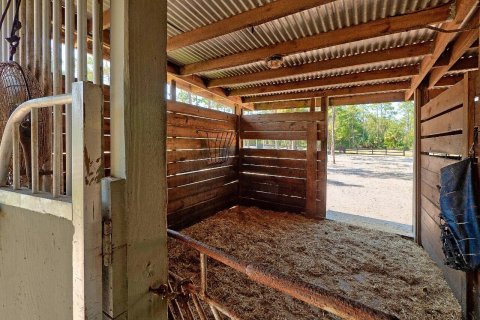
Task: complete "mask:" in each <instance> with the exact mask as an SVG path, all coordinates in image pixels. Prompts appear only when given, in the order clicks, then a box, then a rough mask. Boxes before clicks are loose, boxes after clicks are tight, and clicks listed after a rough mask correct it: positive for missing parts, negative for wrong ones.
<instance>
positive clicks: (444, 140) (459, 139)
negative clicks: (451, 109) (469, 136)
mask: <svg viewBox="0 0 480 320" xmlns="http://www.w3.org/2000/svg"><path fill="white" fill-rule="evenodd" d="M463 145H464V144H463V135H462V134H454V135H450V136H441V137H434V138H424V139H422V141H421V149H422V152H431V153H441V154H451V155H461V154H462V153H463V149H464V146H463Z"/></svg>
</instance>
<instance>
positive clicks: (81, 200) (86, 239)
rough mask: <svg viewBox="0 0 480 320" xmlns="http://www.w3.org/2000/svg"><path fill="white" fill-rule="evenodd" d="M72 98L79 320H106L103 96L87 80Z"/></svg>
mask: <svg viewBox="0 0 480 320" xmlns="http://www.w3.org/2000/svg"><path fill="white" fill-rule="evenodd" d="M72 94H73V103H72V116H73V119H74V121H72V142H73V146H74V147H73V148H72V163H73V166H72V208H73V210H72V211H73V219H72V221H73V225H74V228H75V229H74V230H75V231H74V235H73V319H74V320H80V319H82V320H83V319H102V215H101V210H102V204H101V186H100V181H101V179H102V178H103V176H104V167H103V148H102V140H103V112H102V109H103V94H102V90H101V89H100V87H98V86H96V85H94V84H92V83H86V82H77V83H75V84H74V85H73V92H72Z"/></svg>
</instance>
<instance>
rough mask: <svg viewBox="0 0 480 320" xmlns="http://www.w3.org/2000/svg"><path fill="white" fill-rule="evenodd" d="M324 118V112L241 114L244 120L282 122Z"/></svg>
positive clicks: (321, 119)
mask: <svg viewBox="0 0 480 320" xmlns="http://www.w3.org/2000/svg"><path fill="white" fill-rule="evenodd" d="M323 120H325V113H324V112H314V113H311V112H289V113H267V114H252V115H244V116H242V119H241V121H242V123H244V122H284V121H307V122H312V121H323Z"/></svg>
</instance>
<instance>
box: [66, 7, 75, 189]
mask: <svg viewBox="0 0 480 320" xmlns="http://www.w3.org/2000/svg"><path fill="white" fill-rule="evenodd" d="M74 11H75V8H74V6H73V0H65V56H64V61H65V92H66V93H70V92H72V83H73V81H74V79H75V59H74V43H73V41H74V33H73V31H74V29H75V27H74V25H75V19H74ZM65 151H66V152H65V154H66V159H65V174H66V180H65V193H66V195H67V196H70V195H72V109H71V106H70V105H67V106H65Z"/></svg>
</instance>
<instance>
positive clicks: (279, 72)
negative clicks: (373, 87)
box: [207, 42, 432, 88]
mask: <svg viewBox="0 0 480 320" xmlns="http://www.w3.org/2000/svg"><path fill="white" fill-rule="evenodd" d="M431 49H432V46H431V43H430V42H425V43H419V44H413V45H409V46H404V47H399V48H391V49H385V50H379V51H373V52H368V53H362V54H357V55H353V56H347V57H341V58H334V59H328V60H322V61H317V62H312V63H308V64H303V65H300V66H294V67H284V68H280V69H271V70H266V71H260V72H255V73H249V74H242V75H239V76H233V77H226V78H220V79H213V80H210V81H209V82H208V83H207V85H208V87H209V88H214V87H225V86H231V85H239V84H244V83H253V82H259V81H266V80H275V79H280V78H284V77H290V76H296V75H307V74H310V73H315V72H322V71H327V70H334V69H339V68H347V67H359V66H362V65H366V64H372V63H378V62H386V61H392V60H398V59H406V58H413V57H421V56H425V55H427V54H430V52H431Z"/></svg>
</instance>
